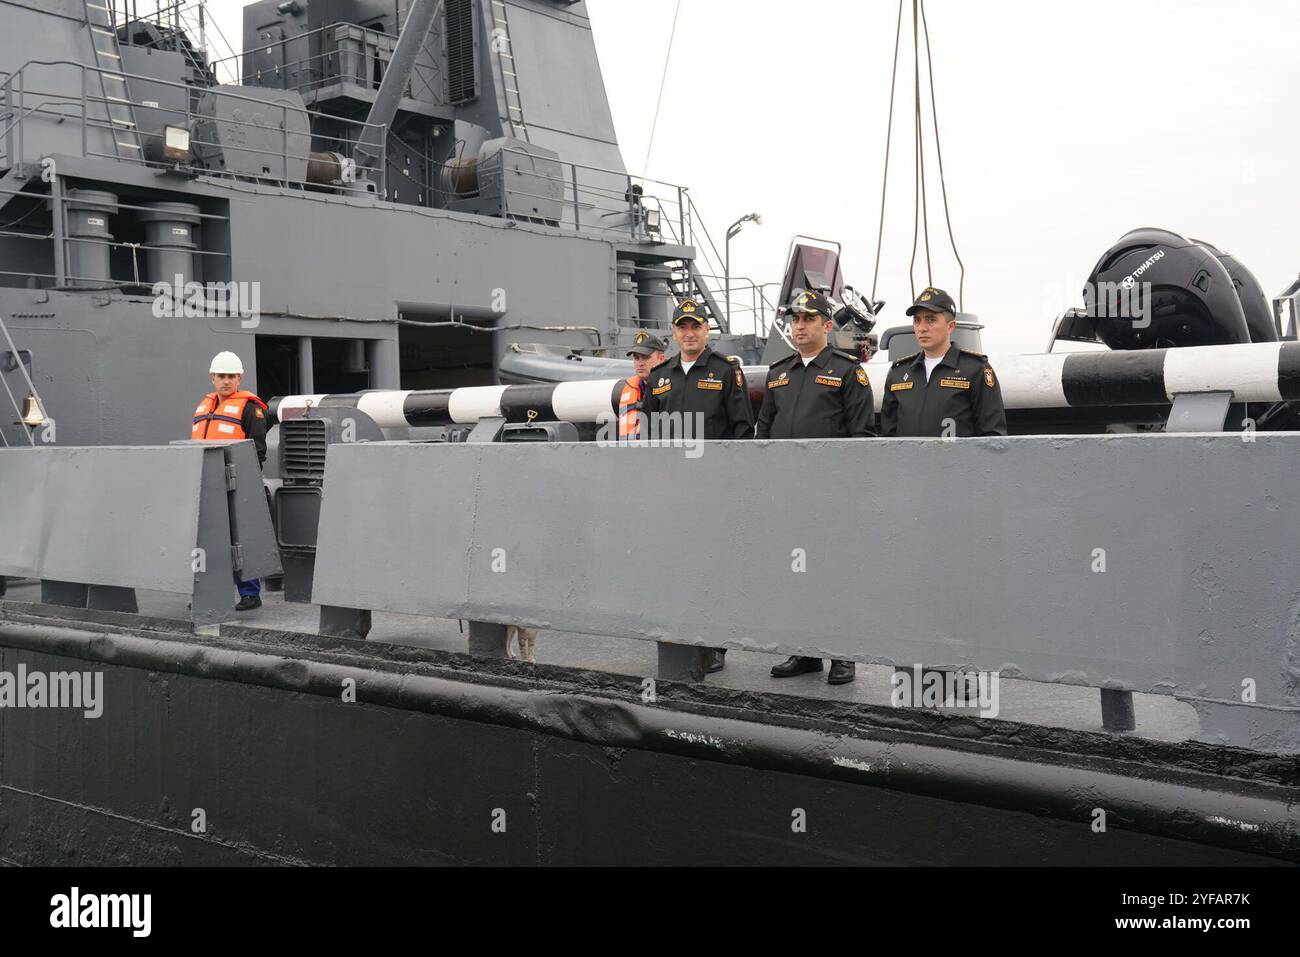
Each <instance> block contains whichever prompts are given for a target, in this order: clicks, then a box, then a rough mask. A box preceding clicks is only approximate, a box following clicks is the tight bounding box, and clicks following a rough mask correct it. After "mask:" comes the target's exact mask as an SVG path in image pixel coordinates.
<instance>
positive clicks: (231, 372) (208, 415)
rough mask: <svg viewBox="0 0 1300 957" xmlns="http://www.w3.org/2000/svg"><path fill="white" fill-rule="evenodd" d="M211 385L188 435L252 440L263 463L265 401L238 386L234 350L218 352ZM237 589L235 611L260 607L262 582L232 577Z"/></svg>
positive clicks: (240, 366) (240, 373) (241, 375)
mask: <svg viewBox="0 0 1300 957" xmlns="http://www.w3.org/2000/svg"><path fill="white" fill-rule="evenodd" d="M208 374H209V375H210V377H211V379H212V388H213V389H215V390H216V391H214V392H209V393H208V394H207V395H205V396H204V397H203V401H202V402H200V403H199V405H198V408H196V409H195V410H194V424H193V426H192V427H191V428H190V438H191V439H196V440H198V441H201V442H202V441H207V442H214V441H221V440H227V439H252V440H253V445H254V447H255V448H256V449H257V464H258V465H259V466H260V465H262V464H263V463H265V462H266V403H265V402H263V401H262V400H261V399H259V398H258V397H257V396H255V395H253V393H251V392H245V391H244V390H242V389H241V388H240V387H239V386H240V383H242V382H243V379H244V364H243V363H242V362H241V361H240V359H239V356H237V355H235V354H234V353H233V352H219V353H217V354H216V355H215V356H213V358H212V365H211V367H210V368H209V369H208ZM235 586H236V587H237V588H238V589H239V604H237V605H235V610H236V611H250V610H251V609H253V608H260V607H262V585H261V583H260V582H259V581H258V580H257V579H256V578H254V579H251V580H250V581H242V580H240V578H239V576H238V575H236V576H235Z"/></svg>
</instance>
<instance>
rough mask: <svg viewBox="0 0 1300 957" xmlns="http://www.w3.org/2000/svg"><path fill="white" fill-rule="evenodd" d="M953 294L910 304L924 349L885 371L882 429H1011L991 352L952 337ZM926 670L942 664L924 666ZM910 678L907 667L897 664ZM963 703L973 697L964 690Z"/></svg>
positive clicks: (935, 432)
mask: <svg viewBox="0 0 1300 957" xmlns="http://www.w3.org/2000/svg"><path fill="white" fill-rule="evenodd" d="M956 313H957V307H956V305H955V304H954V303H953V301H952V296H950V295H948V294H947V293H946V292H944V291H943V290H942V289H936V288H934V287H933V286H930V287H928V288H926V289H923V290H921V294H920V295H919V296H917V297H916V302H914V303H912V305H911V306H910V307H908V310H907V314H908V315H909V316H911V317H912V330H913V332H915V333H916V342H917V345H919V346H920V347H921V351H920V352H918V353H916V354H914V355H910V356H907V357H906V358H903V359H899V360H898V361H897V362H895V363H894V364H893V365H891V366H890V367H889V372H888V373H887V374H886V376H885V395H884V399H883V401H882V402H881V406H880V434H881V435H886V436H939V437H943V436H966V435H1006V434H1007V414H1006V411H1005V409H1004V408H1003V406H1002V390H1001V389H1000V388H999V387H998V377H997V376H996V375H995V374H994V372H993V367H992V366H990V365H989V361H988V358H987V357H986V356H982V355H980V354H979V353H978V352H967V351H966V350H965V349H959V348H957V346H955V345H953V343H952V333H953V330H954V329H956V328H957V314H956ZM925 671H938V672H939V673H940V674H942V673H943V670H942V669H931V668H925V669H923V672H925ZM896 674H903V675H905V676H907V679H908V680H909V681H910V680H911V672H910V671H908V669H906V668H900V669H897V671H896ZM958 703H959V704H966V703H968V702H967V701H966V700H965V698H964V696H963V697H962V699H961V700H960V701H959V702H958Z"/></svg>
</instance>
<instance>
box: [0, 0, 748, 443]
mask: <svg viewBox="0 0 1300 957" xmlns="http://www.w3.org/2000/svg"><path fill="white" fill-rule="evenodd" d="M134 10H135V7H134V5H133V4H132V5H131V6H130V7H125V6H122V5H120V4H116V5H115V4H113V3H107V4H97V3H91V2H85V3H83V2H81V0H77V2H67V0H48V2H47V0H31V2H28V0H17V2H8V0H6V2H5V3H4V4H3V9H2V10H0V16H2V17H3V20H4V26H5V29H4V30H3V32H0V67H3V71H4V72H3V73H0V109H2V110H3V115H4V119H3V123H2V125H0V134H2V135H0V171H3V178H2V179H0V190H2V191H3V192H0V222H3V223H4V224H5V228H4V230H3V232H2V233H0V312H2V313H3V314H4V315H5V317H6V320H7V322H8V324H9V326H10V328H11V330H12V331H13V332H14V333H15V335H16V336H17V337H18V338H20V339H21V340H22V341H23V348H24V349H25V350H30V351H31V352H32V354H33V356H34V358H33V360H32V361H33V362H34V365H33V367H32V368H33V371H34V372H35V375H36V378H37V379H38V380H39V382H40V383H41V385H42V387H41V388H40V392H41V396H42V398H43V400H44V402H45V406H46V412H47V414H48V415H49V416H50V417H51V418H52V419H54V420H55V421H56V422H57V423H58V426H59V429H60V441H62V442H67V443H69V444H111V443H138V442H158V441H167V440H168V439H171V438H175V437H178V434H183V433H178V432H177V422H178V420H179V419H181V418H183V410H185V409H186V407H187V406H189V405H192V404H193V399H194V389H195V378H194V376H195V374H196V370H197V374H198V375H199V377H200V379H199V385H202V373H203V370H204V369H205V368H206V365H205V363H206V361H207V358H209V357H210V356H211V355H213V354H214V353H216V352H218V351H221V350H230V351H233V352H235V353H236V354H238V355H239V356H240V357H241V358H242V359H243V362H244V366H245V368H246V369H247V370H248V375H247V376H246V378H245V387H246V388H249V389H250V390H252V391H255V392H258V393H259V394H261V395H264V396H267V397H269V396H272V395H287V394H296V393H313V392H348V391H354V390H356V389H367V388H368V389H376V388H390V389H395V388H440V387H452V386H461V385H486V384H491V383H493V382H495V381H496V373H497V369H498V365H499V362H500V359H501V356H502V355H503V353H505V352H506V351H507V349H508V348H509V347H510V345H511V344H512V343H515V342H519V341H523V342H528V343H533V344H540V345H542V346H547V345H550V346H554V347H557V348H559V349H561V351H564V352H567V351H569V350H571V349H579V350H582V351H584V352H586V353H588V354H596V355H600V354H605V355H611V356H614V355H619V354H620V353H619V347H620V346H622V345H624V344H626V343H628V342H630V340H631V336H632V335H634V334H635V332H636V330H637V329H639V328H643V327H646V326H650V327H657V328H660V329H661V330H662V329H663V328H666V320H667V316H668V314H669V312H670V311H671V309H672V305H673V302H674V301H675V300H674V297H676V296H681V295H687V294H691V295H695V296H696V297H697V298H699V299H700V300H701V301H702V302H703V303H705V304H706V308H709V309H710V310H711V315H714V316H715V323H721V324H722V326H723V327H724V329H725V325H726V319H725V316H724V315H721V310H717V311H716V312H714V311H713V310H716V301H715V300H714V298H713V294H712V292H711V287H710V284H709V281H708V280H706V279H705V278H704V276H703V274H704V273H708V272H710V269H709V268H707V267H706V266H704V265H703V262H704V260H703V259H701V258H700V257H701V255H702V254H701V251H700V247H701V245H704V246H705V247H708V246H709V245H711V244H710V241H709V240H708V238H707V233H705V231H704V230H703V229H702V227H701V223H700V220H699V217H698V213H697V211H696V210H695V208H694V205H693V203H692V201H691V199H690V195H689V193H688V192H687V191H686V189H685V188H684V187H677V186H669V185H667V184H660V183H654V182H651V181H646V180H643V179H640V178H638V177H634V176H630V175H628V173H627V172H626V170H625V168H624V165H623V162H622V159H621V156H620V153H619V149H618V145H617V141H616V139H615V135H614V128H613V124H612V121H611V119H610V110H609V105H608V103H607V101H606V97H605V92H604V84H603V81H602V79H601V75H600V70H599V66H598V63H597V60H596V52H595V47H594V45H593V43H592V38H591V31H590V26H589V24H588V21H587V17H586V12H585V8H584V6H583V4H582V3H569V2H555V0H525V2H520V3H515V2H511V3H509V4H506V3H502V2H494V0H434V2H432V3H407V2H399V3H397V4H394V3H378V2H364V0H357V2H351V0H349V2H345V3H336V2H328V3H327V2H313V3H310V4H308V3H293V2H291V3H275V2H270V0H268V2H265V3H255V4H251V5H249V6H248V7H247V8H246V9H245V11H244V45H245V46H246V47H247V48H248V50H249V52H248V53H245V54H244V55H243V56H242V58H238V59H235V60H225V61H221V60H213V61H209V60H208V59H207V57H206V55H205V53H204V51H203V50H202V49H201V48H200V47H199V46H198V44H197V42H196V41H197V34H198V32H199V28H200V21H199V19H198V18H199V17H200V16H201V14H202V8H201V7H199V6H194V7H193V8H190V7H187V6H179V7H178V6H165V7H163V9H162V12H160V13H158V14H156V15H154V16H151V17H147V18H146V17H141V18H139V19H134V18H132V14H133V12H134ZM410 17H414V18H416V20H417V21H418V22H416V23H414V24H411V27H412V29H407V30H402V28H403V27H404V26H406V25H407V22H408V18H410ZM399 33H400V34H401V36H400V37H399ZM191 37H194V38H195V39H191ZM403 41H405V43H404V42H403ZM237 63H238V64H240V66H238V67H236V64H237ZM234 69H239V70H240V71H241V75H240V77H239V79H240V81H241V82H240V83H238V84H234V83H218V82H217V77H218V76H219V75H226V74H228V73H230V72H231V71H232V70H234ZM169 135H171V136H173V137H179V140H178V143H177V144H173V145H171V146H169V145H168V140H167V137H168V136H169ZM705 252H706V253H707V258H708V259H710V260H712V261H716V259H717V257H716V256H715V255H714V254H713V252H711V251H710V250H708V249H707V248H706V250H705ZM231 283H233V284H234V285H233V287H232V286H229V285H228V284H231ZM159 284H165V285H166V290H165V291H164V290H163V287H162V286H161V285H159ZM190 284H199V286H200V287H201V288H202V294H201V295H200V294H198V293H196V291H195V287H194V286H192V285H190ZM160 293H161V295H162V296H163V297H164V299H166V298H169V297H170V298H172V299H174V300H175V301H174V302H167V301H164V302H162V303H161V304H160V303H159V296H160ZM723 339H724V341H723V345H722V348H724V349H726V351H729V352H737V353H741V354H746V355H750V356H752V357H754V358H756V357H757V353H756V344H755V342H754V340H753V338H752V337H735V338H732V337H727V336H725V335H724V337H723ZM119 410H130V412H129V413H128V414H119ZM3 431H4V433H5V435H6V437H7V439H8V440H9V441H10V442H13V441H15V440H16V439H21V433H20V432H16V431H15V430H14V427H13V426H12V425H11V424H9V423H6V424H5V425H4V426H3Z"/></svg>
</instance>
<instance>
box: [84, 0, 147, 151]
mask: <svg viewBox="0 0 1300 957" xmlns="http://www.w3.org/2000/svg"><path fill="white" fill-rule="evenodd" d="M82 2H83V4H84V7H85V11H86V27H87V29H89V31H90V48H91V49H92V50H93V51H94V52H95V72H96V74H97V75H98V76H99V91H100V93H101V94H102V95H103V103H104V109H105V112H106V114H107V116H108V124H109V135H110V136H111V137H112V139H113V150H114V152H115V154H116V155H117V157H118V159H125V160H135V161H141V160H143V159H144V151H143V149H142V148H141V146H140V133H139V131H138V130H137V129H136V125H135V113H134V111H133V110H132V109H131V100H130V97H129V96H128V94H127V87H126V76H125V75H124V74H123V72H122V54H121V51H120V49H119V47H118V44H117V30H116V29H115V28H114V26H113V17H112V14H111V12H110V10H109V7H108V4H107V2H103V3H97V2H95V0H82ZM82 122H83V123H84V122H87V118H86V117H83V118H82Z"/></svg>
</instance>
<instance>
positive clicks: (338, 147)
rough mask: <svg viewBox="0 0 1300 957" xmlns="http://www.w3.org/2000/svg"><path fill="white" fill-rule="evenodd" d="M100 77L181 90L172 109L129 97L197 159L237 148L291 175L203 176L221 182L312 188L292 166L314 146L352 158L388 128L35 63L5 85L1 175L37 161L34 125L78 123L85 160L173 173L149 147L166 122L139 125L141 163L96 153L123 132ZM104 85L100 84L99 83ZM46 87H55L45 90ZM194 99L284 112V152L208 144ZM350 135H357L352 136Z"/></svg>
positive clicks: (78, 66)
mask: <svg viewBox="0 0 1300 957" xmlns="http://www.w3.org/2000/svg"><path fill="white" fill-rule="evenodd" d="M60 70H67V71H72V72H75V73H77V74H78V82H77V85H76V86H75V87H73V88H75V89H79V90H80V93H79V94H76V95H74V94H69V93H67V92H64V91H66V90H67V89H68V88H69V86H70V84H68V83H62V84H60V83H59V82H56V81H57V79H58V78H57V76H54V75H53V74H55V73H56V72H57V71H60ZM44 71H50V73H51V74H52V75H51V76H46V77H42V78H41V80H43V83H40V84H39V85H38V84H34V83H33V82H32V80H33V79H34V77H33V76H32V75H31V74H32V73H33V72H44ZM95 74H108V75H112V76H115V77H121V78H124V79H125V80H127V81H128V82H129V81H131V80H137V81H140V82H148V83H149V84H150V86H151V87H153V88H154V89H155V90H156V89H157V88H159V87H163V88H169V89H173V90H175V91H176V94H177V95H176V97H175V102H169V103H168V104H166V105H159V104H157V103H156V102H154V101H151V102H149V103H148V104H146V103H144V102H141V101H140V100H139V99H137V98H135V97H132V96H129V97H127V98H126V102H127V103H128V104H129V105H130V106H131V107H132V108H133V110H136V111H147V112H146V113H145V115H155V116H156V115H157V114H163V115H164V118H165V121H166V124H167V125H172V126H180V127H184V128H185V129H187V130H189V131H190V148H191V153H192V155H193V156H195V157H200V156H202V155H204V154H205V153H208V152H213V153H215V152H217V151H219V150H223V149H232V150H237V151H238V152H240V153H251V154H254V155H261V156H266V157H270V158H274V159H277V160H279V161H280V163H281V166H280V170H281V171H283V173H284V174H285V175H283V176H271V175H258V176H255V175H250V174H247V173H241V172H238V171H235V172H232V171H229V170H225V169H207V168H202V169H201V171H202V172H203V173H204V174H206V175H209V176H214V177H224V178H228V179H255V180H259V181H266V182H274V183H281V184H285V185H299V186H306V185H308V181H307V179H306V176H305V172H304V175H303V176H302V177H295V176H290V175H289V172H290V167H291V161H294V162H298V163H301V164H302V165H304V166H305V163H306V160H307V153H308V151H309V150H310V149H311V148H313V147H315V148H319V149H321V150H334V151H337V152H340V153H342V154H344V155H351V153H352V150H353V148H354V147H355V146H356V144H357V142H358V141H359V140H360V138H361V136H362V135H363V133H364V132H365V130H366V129H367V128H368V127H373V128H375V129H382V127H379V126H376V125H375V124H368V123H365V122H363V121H360V120H348V119H344V118H341V117H338V116H333V115H331V114H325V113H319V112H316V111H314V110H310V109H305V108H304V109H301V110H300V109H297V108H295V107H292V106H289V105H287V104H279V103H269V102H267V101H266V100H263V99H257V98H256V97H252V96H245V95H244V94H241V93H234V92H231V91H229V90H224V89H223V90H215V89H210V90H195V89H193V88H191V87H189V86H187V85H186V84H184V83H177V82H173V81H169V80H161V79H158V78H157V77H150V76H139V75H136V74H133V73H127V72H125V71H119V70H103V69H101V68H99V67H94V66H89V65H87V64H84V63H75V62H73V61H71V60H30V61H28V62H27V63H25V64H23V66H22V67H20V68H19V69H18V70H16V71H15V72H14V73H13V74H12V75H11V76H10V77H9V78H8V79H7V80H5V81H4V83H2V84H0V151H2V152H0V168H5V167H8V166H12V165H15V164H17V163H20V162H27V161H30V160H32V159H34V158H35V157H32V156H29V155H28V151H27V143H26V134H27V132H28V124H30V123H33V122H36V121H42V122H47V123H53V124H58V125H66V124H67V123H69V122H70V121H71V122H74V123H75V124H76V125H77V129H78V132H79V140H80V152H81V155H82V156H86V157H99V158H104V159H113V160H119V161H121V162H127V163H134V164H139V165H145V166H165V167H170V166H173V165H174V164H172V163H163V162H162V161H161V160H159V159H157V158H150V154H151V153H152V154H153V155H154V156H155V157H156V156H157V153H158V152H160V151H156V152H155V151H151V150H150V149H149V148H148V146H149V145H153V144H158V145H161V142H162V136H163V134H162V132H161V127H162V125H163V124H162V123H159V124H158V129H157V130H156V131H155V130H150V129H142V128H139V127H138V126H137V128H136V132H137V134H138V135H139V136H140V138H141V141H142V143H144V144H146V148H145V149H144V150H142V151H141V153H142V154H143V155H141V156H140V157H139V158H135V157H120V156H118V154H117V153H116V152H115V151H101V150H99V149H97V148H95V147H96V146H98V145H99V144H98V143H96V142H93V140H95V139H97V137H96V136H94V135H92V134H93V133H94V132H95V131H97V132H99V133H103V134H105V135H107V136H112V135H113V133H114V131H115V130H116V127H115V126H114V124H113V123H112V122H111V121H110V119H109V116H108V112H107V105H108V102H109V100H108V98H107V97H106V96H105V95H104V94H102V93H97V92H94V90H95V89H96V87H99V84H98V83H91V82H90V81H89V77H90V76H93V75H95ZM96 79H98V78H97V77H96ZM46 86H48V87H50V88H49V89H46V88H44V87H46ZM100 88H102V87H100ZM191 94H197V96H198V98H199V99H201V98H203V97H215V98H218V99H229V100H234V101H237V102H240V103H247V104H249V105H250V106H253V107H256V110H249V111H248V112H249V113H250V114H268V113H269V114H271V115H272V116H274V114H275V111H277V110H278V111H279V112H280V138H279V139H280V143H279V148H278V149H262V148H259V147H256V146H252V145H248V144H246V143H240V144H239V145H238V146H228V145H224V146H223V144H221V143H219V142H217V141H215V140H210V139H204V138H203V136H202V135H201V131H202V126H201V122H202V121H203V120H205V119H206V117H205V116H204V115H202V114H199V113H198V112H197V111H196V102H195V98H194V97H193V96H192V95H191ZM100 112H102V114H103V115H102V116H97V115H96V113H100ZM232 112H233V111H232ZM136 115H137V117H138V116H139V115H140V114H139V113H136ZM291 115H297V116H301V117H302V118H303V119H304V120H305V129H303V130H300V131H295V130H293V129H291V124H290V119H291ZM316 120H321V121H323V122H322V123H321V124H319V125H318V124H317V123H316V122H315V121H316ZM221 122H222V123H223V124H224V125H226V126H231V127H237V128H242V127H248V128H254V129H257V130H263V131H264V130H265V129H266V126H265V124H257V123H253V122H251V121H248V120H241V119H235V118H233V117H228V118H223V119H222V121H221ZM326 124H328V126H327V125H326ZM320 128H331V129H338V130H340V131H341V133H340V134H339V135H331V136H329V137H323V136H322V135H321V134H319V133H314V132H313V130H316V129H320ZM349 133H354V134H355V135H348V134H349ZM304 139H305V140H307V142H306V143H302V142H301V141H302V140H304ZM378 140H379V142H380V143H384V142H385V141H386V140H387V136H383V135H381V136H380V137H379V138H378ZM313 141H315V142H313ZM291 142H292V143H293V144H294V146H293V148H291V146H290V144H291ZM384 165H385V156H384V155H383V150H382V148H381V156H380V158H379V159H378V160H377V161H376V163H375V164H374V165H373V166H363V167H358V168H357V170H356V172H357V174H358V176H361V175H364V174H375V178H376V179H378V178H379V177H378V174H379V173H381V172H382V171H383V169H384ZM310 185H312V187H313V188H316V189H337V190H346V189H348V188H350V187H349V185H348V184H338V185H331V184H320V183H312V184H310Z"/></svg>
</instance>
